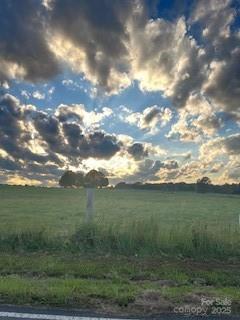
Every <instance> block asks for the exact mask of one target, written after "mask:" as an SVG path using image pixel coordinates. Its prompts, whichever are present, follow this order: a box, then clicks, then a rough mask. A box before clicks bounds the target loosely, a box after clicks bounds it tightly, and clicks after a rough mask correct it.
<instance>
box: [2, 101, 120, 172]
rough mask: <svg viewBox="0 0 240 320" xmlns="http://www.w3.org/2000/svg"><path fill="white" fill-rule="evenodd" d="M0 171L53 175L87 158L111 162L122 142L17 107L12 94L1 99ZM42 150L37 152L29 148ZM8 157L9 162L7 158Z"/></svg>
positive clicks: (31, 108)
mask: <svg viewBox="0 0 240 320" xmlns="http://www.w3.org/2000/svg"><path fill="white" fill-rule="evenodd" d="M0 137H1V139H0V149H2V150H3V151H4V152H5V153H6V155H7V156H6V155H4V156H2V157H1V156H0V169H3V170H8V171H16V172H22V173H23V174H24V176H25V177H27V176H28V175H27V172H28V170H29V172H34V173H36V174H48V175H54V174H58V173H60V172H61V170H62V167H63V165H64V161H63V160H62V158H61V157H60V155H61V156H63V157H65V159H66V160H65V164H73V165H76V163H78V164H79V163H80V162H81V159H87V158H89V157H92V158H98V159H110V158H111V157H112V156H114V155H115V154H116V153H117V152H118V151H119V150H120V149H121V148H122V143H121V142H119V141H118V140H117V138H116V137H115V136H114V135H109V134H106V133H105V132H102V131H96V132H94V131H93V132H88V133H83V130H82V128H81V127H80V125H79V124H78V123H74V122H72V123H71V122H61V121H60V120H59V118H58V117H56V116H55V115H52V114H47V113H45V112H43V111H38V110H36V109H35V108H34V107H32V106H24V105H20V103H19V100H17V99H16V98H14V97H13V96H11V95H4V96H2V97H1V98H0ZM30 145H35V146H37V145H38V146H40V147H41V148H43V150H44V152H43V151H41V153H39V152H38V151H37V150H38V148H39V147H37V148H36V151H35V152H34V151H33V150H32V149H31V148H30V147H29V146H30ZM10 157H11V159H10Z"/></svg>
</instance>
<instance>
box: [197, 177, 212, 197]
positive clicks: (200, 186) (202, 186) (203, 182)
mask: <svg viewBox="0 0 240 320" xmlns="http://www.w3.org/2000/svg"><path fill="white" fill-rule="evenodd" d="M211 183H212V182H211V179H210V178H208V177H202V178H200V179H198V180H197V183H196V191H197V192H201V193H204V192H208V190H209V185H211Z"/></svg>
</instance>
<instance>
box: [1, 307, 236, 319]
mask: <svg viewBox="0 0 240 320" xmlns="http://www.w3.org/2000/svg"><path fill="white" fill-rule="evenodd" d="M3 319H6V320H19V319H23V320H35V319H40V320H123V319H125V320H133V319H135V320H144V319H147V320H150V319H151V320H204V319H209V320H240V316H224V315H222V316H184V315H177V314H165V315H159V316H156V317H129V318H125V317H116V316H114V317H110V316H102V315H97V314H94V313H90V312H86V311H79V310H64V309H46V308H42V309H40V308H32V307H15V306H0V320H3Z"/></svg>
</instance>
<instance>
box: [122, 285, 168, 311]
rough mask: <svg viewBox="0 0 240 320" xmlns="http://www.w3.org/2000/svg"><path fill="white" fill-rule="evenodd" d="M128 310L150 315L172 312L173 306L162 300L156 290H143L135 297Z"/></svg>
mask: <svg viewBox="0 0 240 320" xmlns="http://www.w3.org/2000/svg"><path fill="white" fill-rule="evenodd" d="M128 310H129V311H130V310H132V311H133V310H135V311H136V312H138V313H143V314H148V315H151V314H156V313H163V312H170V311H172V310H173V305H172V303H171V302H169V301H168V300H166V299H165V298H163V297H162V296H161V294H160V292H158V291H156V290H145V291H144V292H143V293H141V294H140V295H139V296H137V297H136V299H135V301H134V302H133V303H130V304H129V305H128Z"/></svg>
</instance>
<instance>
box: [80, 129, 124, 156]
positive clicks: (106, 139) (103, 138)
mask: <svg viewBox="0 0 240 320" xmlns="http://www.w3.org/2000/svg"><path fill="white" fill-rule="evenodd" d="M82 145H84V147H85V151H86V154H84V153H81V154H82V156H83V157H85V158H87V157H93V158H100V159H101V158H102V159H110V158H111V157H112V156H114V155H115V154H116V153H117V152H118V151H119V150H120V147H121V144H120V143H119V142H118V141H117V138H116V137H114V136H111V135H108V134H105V133H104V132H100V131H99V132H94V133H90V134H89V135H88V137H87V139H86V143H84V144H82V143H81V144H80V151H81V146H82Z"/></svg>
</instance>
